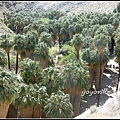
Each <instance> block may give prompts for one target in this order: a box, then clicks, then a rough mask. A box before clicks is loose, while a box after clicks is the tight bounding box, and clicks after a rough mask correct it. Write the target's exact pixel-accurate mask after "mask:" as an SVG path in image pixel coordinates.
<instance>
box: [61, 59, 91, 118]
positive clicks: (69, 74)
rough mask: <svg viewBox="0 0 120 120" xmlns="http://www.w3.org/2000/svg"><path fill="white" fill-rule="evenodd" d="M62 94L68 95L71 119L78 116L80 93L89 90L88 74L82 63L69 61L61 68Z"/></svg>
mask: <svg viewBox="0 0 120 120" xmlns="http://www.w3.org/2000/svg"><path fill="white" fill-rule="evenodd" d="M63 78H64V80H65V81H64V92H65V93H67V94H69V95H70V102H71V103H72V106H73V112H74V115H73V117H75V116H77V115H79V110H80V101H81V94H82V91H83V92H84V91H86V90H88V89H89V87H90V84H89V81H88V79H89V72H88V68H87V66H86V65H85V62H83V61H78V60H77V61H76V60H73V61H69V62H68V63H67V64H66V65H65V66H64V67H63Z"/></svg>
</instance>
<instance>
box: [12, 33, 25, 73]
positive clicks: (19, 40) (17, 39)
mask: <svg viewBox="0 0 120 120" xmlns="http://www.w3.org/2000/svg"><path fill="white" fill-rule="evenodd" d="M24 47H25V37H24V35H21V34H17V35H15V36H14V50H16V52H17V54H16V74H17V71H18V55H19V54H20V53H21V52H22V51H24V49H25V48H24Z"/></svg>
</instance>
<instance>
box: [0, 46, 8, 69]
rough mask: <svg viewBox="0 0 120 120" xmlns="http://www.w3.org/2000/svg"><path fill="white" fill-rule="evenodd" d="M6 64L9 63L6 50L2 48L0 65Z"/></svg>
mask: <svg viewBox="0 0 120 120" xmlns="http://www.w3.org/2000/svg"><path fill="white" fill-rule="evenodd" d="M6 65H7V57H6V53H5V50H3V49H2V48H0V66H1V67H2V68H4V67H5V66H6Z"/></svg>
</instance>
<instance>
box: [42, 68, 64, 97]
mask: <svg viewBox="0 0 120 120" xmlns="http://www.w3.org/2000/svg"><path fill="white" fill-rule="evenodd" d="M41 83H42V84H43V85H45V86H46V87H47V93H48V95H49V96H51V94H52V92H55V93H56V92H57V91H58V90H63V87H64V82H63V79H62V76H61V72H60V70H59V69H57V68H55V67H51V66H49V67H47V68H45V69H43V79H42V82H41Z"/></svg>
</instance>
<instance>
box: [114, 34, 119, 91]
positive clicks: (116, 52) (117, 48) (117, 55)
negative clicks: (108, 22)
mask: <svg viewBox="0 0 120 120" xmlns="http://www.w3.org/2000/svg"><path fill="white" fill-rule="evenodd" d="M115 41H116V46H115V50H114V51H115V57H116V61H117V62H118V64H119V75H118V84H117V86H116V91H118V85H119V79H120V35H119V33H118V34H117V37H116V39H115Z"/></svg>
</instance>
